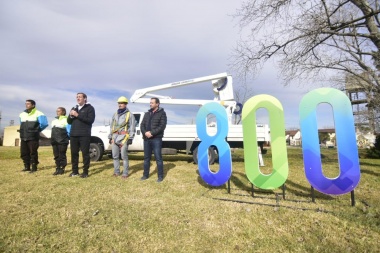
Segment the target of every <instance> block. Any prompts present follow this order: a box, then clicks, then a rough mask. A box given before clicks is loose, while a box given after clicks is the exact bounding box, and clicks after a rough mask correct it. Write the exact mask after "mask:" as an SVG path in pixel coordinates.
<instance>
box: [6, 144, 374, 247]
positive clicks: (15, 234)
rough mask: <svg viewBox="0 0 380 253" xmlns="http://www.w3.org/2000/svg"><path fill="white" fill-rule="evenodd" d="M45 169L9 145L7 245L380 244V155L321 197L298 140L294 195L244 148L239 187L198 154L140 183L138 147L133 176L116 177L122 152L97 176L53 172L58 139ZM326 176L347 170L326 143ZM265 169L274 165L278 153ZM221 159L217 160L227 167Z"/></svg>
mask: <svg viewBox="0 0 380 253" xmlns="http://www.w3.org/2000/svg"><path fill="white" fill-rule="evenodd" d="M39 153H40V166H39V170H38V172H37V173H34V174H29V173H24V172H21V169H22V162H21V160H20V158H19V149H18V148H16V147H0V185H1V193H2V194H1V198H0V222H1V223H0V224H1V227H0V252H380V250H379V242H380V197H379V193H380V160H379V159H377V160H371V159H360V163H361V172H362V173H361V180H360V183H359V185H358V187H357V188H356V189H355V200H356V205H355V206H354V207H352V206H351V200H350V194H346V195H342V196H329V195H324V194H321V193H319V192H316V193H315V197H316V199H315V203H313V202H311V197H310V185H309V184H308V182H307V180H306V178H305V175H304V171H303V161H302V150H301V149H300V148H289V149H288V157H289V168H290V171H289V177H288V180H287V181H286V192H285V194H286V199H285V200H284V199H282V190H281V188H279V189H276V190H273V191H255V194H254V197H252V194H251V185H250V183H249V181H248V179H247V177H246V176H245V171H244V156H243V151H242V150H235V151H234V152H233V173H232V177H231V192H230V193H228V192H227V185H225V186H222V187H210V186H208V185H206V184H205V183H204V182H203V180H202V179H201V178H200V176H199V174H198V170H197V165H196V164H193V163H192V161H191V160H192V159H191V157H190V156H189V155H185V154H178V155H175V156H164V167H165V178H164V181H163V182H162V183H156V179H157V171H156V169H155V164H153V165H152V168H151V170H152V171H151V174H152V175H151V177H150V178H149V179H148V180H146V181H140V177H141V176H142V168H143V155H142V153H131V154H130V155H129V157H130V177H129V178H128V179H127V180H122V179H121V178H114V177H112V176H111V175H112V174H113V165H112V160H110V159H108V158H107V157H104V160H103V161H100V162H94V163H92V164H91V167H90V177H89V178H86V179H82V178H78V177H76V178H69V177H68V175H69V170H70V168H71V166H68V168H67V170H66V173H65V175H62V176H52V173H53V172H54V161H53V158H52V150H51V148H50V147H41V148H40V152H39ZM322 154H323V155H322V157H323V159H322V161H323V164H324V167H323V168H324V174H325V175H327V176H329V177H335V176H337V175H338V173H339V170H338V166H337V155H336V150H334V149H323V150H322ZM264 159H265V165H266V166H265V167H262V171H263V173H270V171H271V152H270V150H269V151H268V153H267V154H266V155H265V156H264ZM218 166H219V165H218V164H214V165H212V166H211V168H212V169H213V170H217V169H218Z"/></svg>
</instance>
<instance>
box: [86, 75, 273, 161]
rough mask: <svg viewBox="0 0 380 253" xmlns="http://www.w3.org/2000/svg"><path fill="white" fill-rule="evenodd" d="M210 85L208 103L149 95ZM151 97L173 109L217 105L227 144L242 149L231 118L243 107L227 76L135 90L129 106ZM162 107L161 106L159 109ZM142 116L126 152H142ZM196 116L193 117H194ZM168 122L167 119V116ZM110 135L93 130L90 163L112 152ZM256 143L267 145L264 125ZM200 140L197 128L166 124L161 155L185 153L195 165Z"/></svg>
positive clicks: (213, 153) (211, 129)
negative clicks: (222, 112)
mask: <svg viewBox="0 0 380 253" xmlns="http://www.w3.org/2000/svg"><path fill="white" fill-rule="evenodd" d="M208 81H211V87H212V89H213V92H214V98H213V99H210V100H198V99H177V98H176V99H174V98H171V97H168V96H162V95H155V94H152V93H151V92H154V91H159V90H164V89H171V88H177V87H182V86H188V85H192V84H198V83H202V82H208ZM151 97H158V98H159V99H160V104H161V105H165V104H174V105H196V106H202V105H204V104H206V103H209V102H217V103H220V104H221V105H222V106H224V107H225V110H226V113H227V118H228V124H229V131H228V135H227V138H226V141H227V142H228V144H229V145H230V147H231V148H242V147H243V129H242V125H237V124H233V123H232V120H233V115H234V114H241V111H242V105H241V104H240V103H238V102H236V101H235V100H234V91H233V84H232V76H231V75H228V74H227V73H221V74H216V75H210V76H206V77H199V78H194V79H189V80H184V81H179V82H173V83H167V84H162V85H158V86H153V87H148V88H143V89H138V90H136V91H135V92H134V94H133V95H132V97H131V98H130V102H132V103H144V104H148V105H149V102H150V99H151ZM162 107H164V106H162ZM144 113H145V112H137V113H136V112H134V113H133V114H134V116H135V118H136V134H135V137H134V139H133V143H132V144H131V145H129V147H128V150H129V151H143V150H144V144H143V138H142V134H141V130H140V122H141V121H142V119H143V117H144ZM194 116H195V115H194ZM168 119H169V120H170V115H168ZM216 128H217V125H215V123H214V124H213V123H210V124H208V125H207V132H208V133H209V134H210V135H213V134H215V133H216V130H217V129H216ZM109 132H110V127H109V126H98V127H93V128H92V137H91V145H90V156H91V160H92V161H98V160H101V159H102V156H103V155H104V154H107V153H110V152H111V145H110V144H109V143H108V135H109ZM256 132H257V142H258V145H259V146H260V148H261V150H262V148H263V144H264V143H265V142H269V141H270V133H269V127H268V125H266V124H258V125H256ZM200 142H201V140H200V139H199V138H198V134H197V130H196V125H171V124H168V125H167V126H166V129H165V133H164V137H163V139H162V148H163V154H165V153H166V152H168V151H169V152H173V150H174V151H177V150H183V151H186V153H187V154H189V153H191V154H192V155H193V160H194V162H195V163H197V162H198V159H197V153H198V145H199V143H200ZM217 154H218V152H217V147H214V146H211V147H209V150H208V155H209V163H210V164H213V163H214V162H215V160H216V159H217Z"/></svg>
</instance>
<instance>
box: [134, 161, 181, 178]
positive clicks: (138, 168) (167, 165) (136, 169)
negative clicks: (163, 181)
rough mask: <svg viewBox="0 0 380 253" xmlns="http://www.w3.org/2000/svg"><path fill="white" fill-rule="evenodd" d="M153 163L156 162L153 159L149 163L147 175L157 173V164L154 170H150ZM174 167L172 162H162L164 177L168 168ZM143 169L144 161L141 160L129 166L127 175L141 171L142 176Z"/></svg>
mask: <svg viewBox="0 0 380 253" xmlns="http://www.w3.org/2000/svg"><path fill="white" fill-rule="evenodd" d="M153 164H154V165H155V164H156V162H155V160H154V161H153V162H151V163H150V168H151V170H150V171H149V176H152V175H154V174H157V166H155V167H154V170H152V165H153ZM175 167H176V165H175V164H174V163H165V162H164V178H165V177H166V175H167V174H168V173H169V170H171V169H174V168H175ZM143 171H144V162H141V163H138V164H135V165H133V166H130V167H129V175H130V176H131V175H133V174H136V173H138V172H141V176H142V175H143Z"/></svg>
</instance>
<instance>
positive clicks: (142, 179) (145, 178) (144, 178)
mask: <svg viewBox="0 0 380 253" xmlns="http://www.w3.org/2000/svg"><path fill="white" fill-rule="evenodd" d="M147 179H148V177H146V176H143V177H142V178H141V179H140V180H141V181H144V180H147Z"/></svg>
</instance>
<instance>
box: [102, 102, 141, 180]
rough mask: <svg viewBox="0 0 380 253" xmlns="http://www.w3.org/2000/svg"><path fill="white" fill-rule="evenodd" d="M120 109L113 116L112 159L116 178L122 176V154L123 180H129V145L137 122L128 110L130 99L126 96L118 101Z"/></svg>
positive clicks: (110, 136) (111, 132)
mask: <svg viewBox="0 0 380 253" xmlns="http://www.w3.org/2000/svg"><path fill="white" fill-rule="evenodd" d="M117 103H118V107H119V109H118V110H117V111H116V113H115V114H114V115H113V116H112V123H111V126H110V127H111V131H110V135H109V136H108V138H109V140H110V144H112V158H113V167H114V173H113V176H114V177H118V176H120V160H119V157H120V154H121V159H122V160H123V168H124V169H123V175H122V178H123V179H127V178H128V169H129V161H128V145H129V144H132V140H133V137H134V136H135V127H136V123H135V122H136V121H135V117H134V116H133V113H131V112H130V111H129V110H128V108H127V104H128V99H127V98H126V97H124V96H121V97H119V99H118V100H117Z"/></svg>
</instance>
